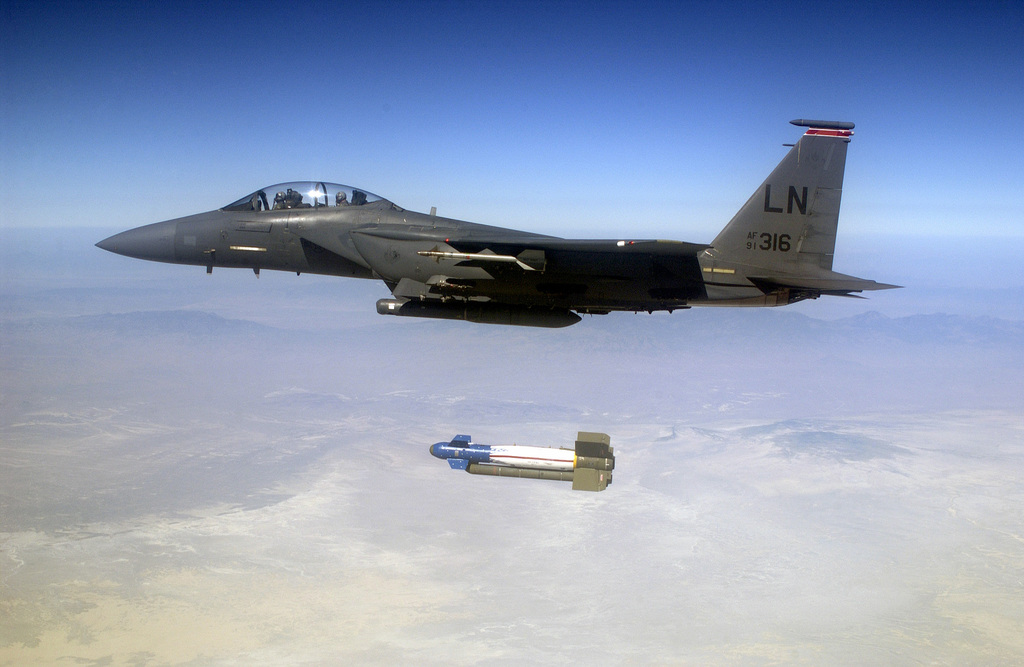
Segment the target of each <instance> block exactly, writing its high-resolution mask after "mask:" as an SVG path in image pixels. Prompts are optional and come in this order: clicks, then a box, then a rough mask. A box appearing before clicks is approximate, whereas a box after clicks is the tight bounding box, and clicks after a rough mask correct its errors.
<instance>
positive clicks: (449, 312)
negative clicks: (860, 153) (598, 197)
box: [96, 119, 897, 327]
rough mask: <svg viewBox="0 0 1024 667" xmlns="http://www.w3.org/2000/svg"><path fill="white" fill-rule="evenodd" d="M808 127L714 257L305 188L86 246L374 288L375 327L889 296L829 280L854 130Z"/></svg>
mask: <svg viewBox="0 0 1024 667" xmlns="http://www.w3.org/2000/svg"><path fill="white" fill-rule="evenodd" d="M790 122H791V123H792V124H793V125H796V126H798V127H802V128H806V130H805V132H804V134H803V136H801V138H800V140H799V141H798V142H797V143H796V144H794V145H792V148H791V149H790V150H789V152H788V153H787V154H786V156H785V157H784V158H783V159H782V162H780V163H779V165H778V166H777V167H776V168H775V170H774V171H772V173H771V174H770V175H769V176H768V178H767V180H765V181H764V183H762V184H761V185H760V186H759V187H758V188H757V190H755V191H754V194H753V195H751V197H750V199H748V200H747V202H746V203H745V204H744V205H743V206H742V208H740V210H739V212H738V213H736V215H735V216H734V217H733V219H732V220H731V221H730V222H729V224H727V225H726V226H725V228H724V229H723V230H722V231H721V232H720V233H719V234H718V236H717V237H715V239H714V240H713V241H712V242H711V243H710V244H706V245H705V244H699V243H683V242H680V241H663V240H652V239H635V238H620V239H608V240H591V239H584V240H579V239H564V238H558V237H554V236H545V235H543V234H534V233H531V232H523V231H517V230H513V229H505V228H501V227H492V226H489V225H482V224H477V223H472V222H465V221H462V220H455V219H451V218H444V217H440V216H438V215H436V210H435V209H432V210H431V212H430V213H429V214H428V213H416V212H413V211H407V210H405V209H403V208H401V207H400V206H398V205H397V204H394V203H393V202H391V201H389V200H387V199H384V198H383V197H378V196H377V195H374V194H371V193H370V192H369V191H367V190H363V189H360V188H353V187H349V186H346V185H339V184H336V183H327V182H322V181H308V182H295V183H283V184H280V185H273V186H270V187H266V188H261V189H259V190H257V191H256V192H253V193H252V194H249V195H246V196H245V197H242V198H241V199H239V200H238V201H235V202H232V203H231V204H228V205H227V206H225V207H224V208H221V209H218V210H216V211H210V212H208V213H199V214H197V215H191V216H187V217H184V218H177V219H174V220H167V221H165V222H158V223H155V224H151V225H146V226H144V227H138V228H136V229H131V230H128V231H126V232H122V233H120V234H116V235H114V236H111V237H110V238H107V239H104V240H103V241H100V242H99V243H97V244H96V245H97V246H98V247H100V248H102V249H104V250H109V251H111V252H115V253H118V254H121V255H127V256H129V257H136V258H139V259H148V260H152V261H157V262H172V263H175V264H192V265H197V266H205V267H206V272H207V273H211V272H212V271H213V268H214V267H233V268H248V269H252V270H253V271H254V272H255V273H256V274H257V276H258V275H259V272H260V271H261V270H263V269H267V270H277V271H294V272H295V273H296V274H302V273H316V274H325V275H332V276H343V277H348V278H370V279H378V280H382V281H384V283H385V284H386V285H387V287H388V289H389V290H391V294H392V297H393V298H389V299H381V300H379V301H378V302H377V312H379V313H381V314H385V315H400V316H412V317H431V318H443V319H453V320H468V321H471V322H482V323H491V324H512V325H524V326H538V327H564V326H569V325H571V324H575V323H576V322H579V321H580V315H583V314H591V315H603V314H606V313H609V312H611V311H632V312H640V311H646V312H653V311H656V310H665V311H670V312H671V311H674V310H678V309H682V308H689V307H691V306H783V305H787V304H790V303H795V302H797V301H802V300H804V299H816V298H818V297H819V296H821V295H823V294H826V295H836V296H853V295H854V294H855V293H859V292H863V291H869V290H882V289H890V288H894V287H897V286H896V285H887V284H884V283H878V282H875V281H873V280H864V279H861V278H855V277H853V276H848V275H844V274H842V273H837V272H835V271H833V270H832V258H833V251H834V249H835V241H836V229H837V226H838V223H839V202H840V197H841V195H842V187H843V172H844V170H845V167H846V150H847V147H848V145H849V142H850V138H851V137H852V136H853V127H854V124H853V123H848V122H837V121H820V120H803V119H801V120H794V121H790Z"/></svg>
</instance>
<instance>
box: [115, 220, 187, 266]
mask: <svg viewBox="0 0 1024 667" xmlns="http://www.w3.org/2000/svg"><path fill="white" fill-rule="evenodd" d="M177 226H178V223H177V222H174V221H171V220H169V221H167V222H157V223H154V224H152V225H145V226H144V227H136V228H135V229H129V230H128V231H126V232H121V233H120V234H114V235H113V236H111V237H110V238H106V239H103V240H102V241H100V242H99V243H97V244H96V247H97V248H101V249H103V250H107V251H109V252H113V253H117V254H118V255H125V256H126V257H135V258H137V259H148V260H151V261H154V262H173V261H175V258H174V233H175V231H176V230H177Z"/></svg>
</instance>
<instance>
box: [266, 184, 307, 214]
mask: <svg viewBox="0 0 1024 667" xmlns="http://www.w3.org/2000/svg"><path fill="white" fill-rule="evenodd" d="M274 208H275V209H278V208H310V205H309V204H303V203H302V195H301V194H300V193H298V192H296V191H295V190H292V189H291V188H288V192H278V193H277V195H275V196H274Z"/></svg>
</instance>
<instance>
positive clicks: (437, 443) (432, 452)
mask: <svg viewBox="0 0 1024 667" xmlns="http://www.w3.org/2000/svg"><path fill="white" fill-rule="evenodd" d="M447 444H448V443H447V442H435V443H434V444H432V445H431V446H430V454H431V456H436V457H437V458H439V459H440V458H444V457H442V456H441V455H440V454H438V453H437V450H436V449H434V447H437V446H438V445H447Z"/></svg>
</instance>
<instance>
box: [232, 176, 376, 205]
mask: <svg viewBox="0 0 1024 667" xmlns="http://www.w3.org/2000/svg"><path fill="white" fill-rule="evenodd" d="M369 204H375V205H377V206H378V207H379V206H381V205H384V206H386V207H387V208H392V207H394V204H392V203H391V202H389V201H388V200H386V199H384V198H383V197H378V196H377V195H375V194H373V193H370V192H367V191H366V190H360V189H359V188H353V187H350V186H348V185H339V184H337V183H324V182H323V181H297V182H294V183H279V184H278V185H271V186H268V187H265V188H262V189H260V190H257V191H256V192H254V193H252V194H250V195H246V196H245V197H242V198H241V199H239V200H238V201H236V202H233V203H231V204H228V205H227V206H225V207H224V208H223V209H221V210H223V211H274V210H280V209H291V208H321V207H328V206H366V205H369Z"/></svg>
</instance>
